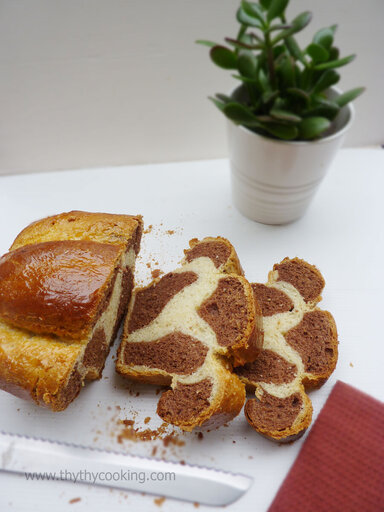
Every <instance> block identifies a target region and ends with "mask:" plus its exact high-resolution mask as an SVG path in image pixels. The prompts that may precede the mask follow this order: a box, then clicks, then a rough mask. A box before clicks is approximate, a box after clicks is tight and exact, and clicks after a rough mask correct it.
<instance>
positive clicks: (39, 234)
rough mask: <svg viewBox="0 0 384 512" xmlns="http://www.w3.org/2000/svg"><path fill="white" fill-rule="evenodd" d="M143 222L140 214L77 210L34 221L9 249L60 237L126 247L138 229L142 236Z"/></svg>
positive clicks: (55, 239) (61, 238) (59, 238)
mask: <svg viewBox="0 0 384 512" xmlns="http://www.w3.org/2000/svg"><path fill="white" fill-rule="evenodd" d="M142 224H143V221H142V217H141V216H140V215H136V216H132V215H116V214H112V213H93V212H83V211H77V210H74V211H71V212H66V213H60V214H58V215H53V216H51V217H46V218H44V219H40V220H37V221H36V222H32V224H29V226H27V227H26V228H25V229H23V231H21V233H20V234H19V235H18V236H17V237H16V239H15V241H14V242H13V244H12V246H11V248H10V250H11V251H13V250H15V249H17V248H19V247H23V246H25V245H28V244H35V243H40V242H50V241H58V240H90V241H94V242H100V243H107V244H113V245H123V246H126V245H127V244H128V243H131V241H132V235H133V234H134V233H135V231H136V230H137V229H138V228H139V232H138V233H137V236H138V237H139V236H140V235H141V229H142ZM133 242H136V240H133ZM139 242H140V240H139ZM137 252H138V251H136V253H137Z"/></svg>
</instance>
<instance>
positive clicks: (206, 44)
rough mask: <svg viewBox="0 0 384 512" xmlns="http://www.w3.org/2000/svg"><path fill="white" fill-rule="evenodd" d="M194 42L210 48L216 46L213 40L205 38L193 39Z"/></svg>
mask: <svg viewBox="0 0 384 512" xmlns="http://www.w3.org/2000/svg"><path fill="white" fill-rule="evenodd" d="M195 43H196V44H202V45H203V46H209V47H210V48H213V47H214V46H217V43H214V42H213V41H207V40H205V39H198V40H197V41H195Z"/></svg>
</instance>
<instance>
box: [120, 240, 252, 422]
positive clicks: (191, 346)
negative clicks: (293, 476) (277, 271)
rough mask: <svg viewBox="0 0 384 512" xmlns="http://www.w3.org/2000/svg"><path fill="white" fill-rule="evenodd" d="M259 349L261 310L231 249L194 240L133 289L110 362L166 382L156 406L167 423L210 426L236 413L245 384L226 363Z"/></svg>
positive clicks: (140, 376)
mask: <svg viewBox="0 0 384 512" xmlns="http://www.w3.org/2000/svg"><path fill="white" fill-rule="evenodd" d="M261 346H262V330H261V315H260V311H259V309H258V307H257V301H255V300H254V296H253V291H252V288H251V286H250V284H249V283H248V282H247V281H246V279H245V278H244V277H243V276H242V269H241V267H240V263H239V260H238V258H237V255H236V252H235V250H234V248H233V247H232V245H231V244H230V243H229V242H228V240H225V239H224V238H205V239H203V240H202V241H198V240H196V239H194V240H192V241H191V242H190V249H188V250H187V251H185V258H184V260H183V262H182V265H181V267H180V268H178V269H176V270H175V271H173V272H170V273H169V274H166V275H165V276H163V277H162V278H160V279H155V280H154V281H153V282H152V283H151V284H150V285H149V286H147V287H145V288H138V289H136V290H135V291H134V294H133V297H132V301H131V304H130V307H129V311H128V315H127V318H126V321H125V325H124V332H123V339H122V343H121V345H120V348H119V352H118V359H117V366H116V367H117V371H118V372H119V373H120V374H121V375H123V376H125V377H128V378H131V379H136V380H139V381H143V382H149V383H154V384H162V385H169V386H170V387H171V389H170V390H168V391H165V392H164V393H163V394H162V396H161V398H160V400H159V403H158V407H157V412H158V414H159V416H160V417H161V418H163V419H164V420H165V421H167V422H168V423H172V424H174V425H177V426H179V427H180V428H182V429H184V430H192V429H193V428H194V427H205V428H209V427H212V426H218V425H221V424H223V423H225V422H227V421H229V420H231V419H232V418H233V417H235V416H236V415H237V414H238V413H239V412H240V410H241V408H242V406H243V404H244V400H245V389H244V385H243V384H242V383H241V381H240V379H239V378H238V377H237V376H236V375H235V374H234V373H232V366H233V365H239V364H244V363H245V362H246V361H253V360H254V359H255V357H256V356H257V354H258V353H259V351H260V348H261Z"/></svg>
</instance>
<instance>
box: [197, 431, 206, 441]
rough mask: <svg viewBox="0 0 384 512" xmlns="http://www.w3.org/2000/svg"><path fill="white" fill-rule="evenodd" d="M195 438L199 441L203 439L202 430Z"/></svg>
mask: <svg viewBox="0 0 384 512" xmlns="http://www.w3.org/2000/svg"><path fill="white" fill-rule="evenodd" d="M197 439H198V440H199V441H202V440H203V439H204V434H203V433H202V432H198V434H197Z"/></svg>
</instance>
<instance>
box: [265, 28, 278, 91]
mask: <svg viewBox="0 0 384 512" xmlns="http://www.w3.org/2000/svg"><path fill="white" fill-rule="evenodd" d="M265 51H266V52H267V62H268V70H269V78H270V80H271V84H272V87H273V88H274V89H276V73H275V65H274V62H273V50H272V46H271V39H270V37H269V34H265Z"/></svg>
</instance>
